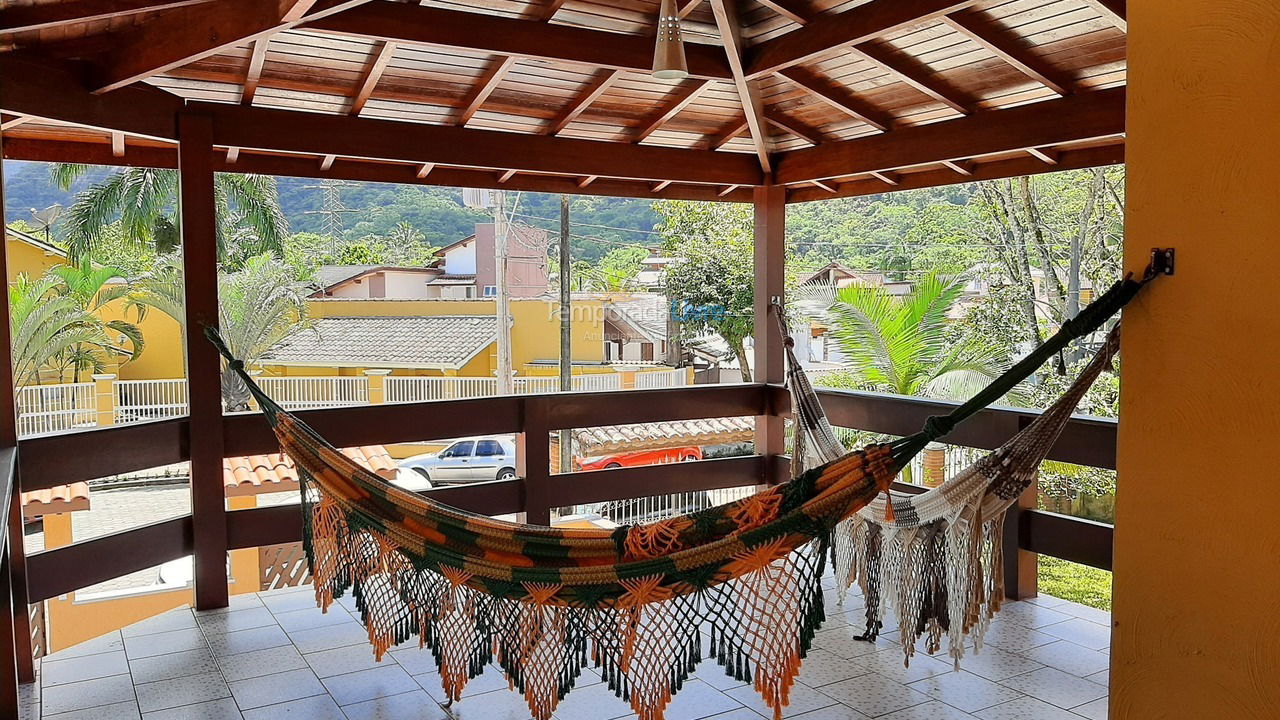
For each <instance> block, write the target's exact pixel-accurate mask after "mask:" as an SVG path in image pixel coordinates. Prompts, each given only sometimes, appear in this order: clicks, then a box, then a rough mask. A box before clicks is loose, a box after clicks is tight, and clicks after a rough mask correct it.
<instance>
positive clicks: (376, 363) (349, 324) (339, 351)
mask: <svg viewBox="0 0 1280 720" xmlns="http://www.w3.org/2000/svg"><path fill="white" fill-rule="evenodd" d="M497 327H498V326H497V320H496V318H495V317H494V316H492V315H438V316H430V317H337V318H320V319H318V320H316V321H315V325H314V327H312V328H309V329H306V330H302V331H299V332H297V333H295V334H293V335H291V336H289V337H288V338H286V339H285V340H283V341H281V342H280V343H277V344H276V346H275V347H273V348H271V349H270V350H269V351H267V353H266V355H264V356H263V358H262V363H263V364H265V365H332V366H334V367H390V368H394V367H400V368H424V369H437V370H440V369H445V370H456V369H458V368H460V367H462V366H463V365H465V364H466V363H467V362H468V361H470V360H471V358H473V357H475V356H476V354H477V353H479V352H480V351H482V350H484V349H485V348H486V347H488V346H489V345H490V344H491V343H493V342H495V341H496V340H497Z"/></svg>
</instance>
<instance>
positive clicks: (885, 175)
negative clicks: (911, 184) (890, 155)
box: [867, 172, 898, 187]
mask: <svg viewBox="0 0 1280 720" xmlns="http://www.w3.org/2000/svg"><path fill="white" fill-rule="evenodd" d="M867 174H868V175H870V176H871V177H873V178H875V179H877V180H879V181H880V182H882V183H884V184H885V185H891V186H893V187H897V186H898V176H897V175H896V174H895V173H891V172H869V173H867Z"/></svg>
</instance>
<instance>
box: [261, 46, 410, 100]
mask: <svg viewBox="0 0 1280 720" xmlns="http://www.w3.org/2000/svg"><path fill="white" fill-rule="evenodd" d="M261 42H265V41H261ZM395 53H396V44H395V43H393V42H383V43H382V44H380V45H379V46H378V49H377V50H376V51H374V53H373V59H372V60H371V61H370V62H369V67H367V68H365V70H364V76H363V77H362V78H360V84H359V85H357V86H356V94H355V97H353V98H351V109H350V110H349V111H348V114H350V115H359V114H360V111H362V110H364V106H365V103H367V102H369V98H370V97H372V96H373V90H374V88H376V87H378V81H379V80H381V79H382V73H383V71H384V70H386V69H387V63H389V62H391V56H393V55H395Z"/></svg>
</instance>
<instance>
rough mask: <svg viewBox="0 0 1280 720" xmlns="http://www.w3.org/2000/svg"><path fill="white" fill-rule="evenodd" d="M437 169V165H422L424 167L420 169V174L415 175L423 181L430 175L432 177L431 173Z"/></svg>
mask: <svg viewBox="0 0 1280 720" xmlns="http://www.w3.org/2000/svg"><path fill="white" fill-rule="evenodd" d="M435 169H436V164H435V163H422V166H421V167H419V168H418V172H417V173H416V174H415V177H417V178H418V179H419V180H422V179H424V178H426V177H427V176H428V175H430V174H431V171H432V170H435Z"/></svg>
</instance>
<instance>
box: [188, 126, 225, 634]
mask: <svg viewBox="0 0 1280 720" xmlns="http://www.w3.org/2000/svg"><path fill="white" fill-rule="evenodd" d="M212 159H213V120H212V118H210V117H209V116H208V115H202V114H198V113H192V112H183V113H179V114H178V174H179V178H180V181H181V189H180V191H179V206H180V209H181V213H182V268H183V278H184V281H185V285H186V320H187V322H186V328H187V331H186V343H187V383H188V385H189V387H190V404H191V421H190V430H189V443H190V447H191V515H192V526H193V529H194V533H195V553H194V562H195V574H194V577H195V603H196V608H197V609H199V610H206V609H211V608H220V607H226V605H227V520H226V501H225V499H224V491H223V487H222V372H221V370H222V362H221V360H220V358H219V356H218V352H217V350H215V349H214V347H213V345H211V344H210V343H209V341H208V340H206V339H205V337H204V329H205V328H206V327H217V326H218V249H217V217H216V211H215V208H214V190H213V181H214V176H213V165H212Z"/></svg>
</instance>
